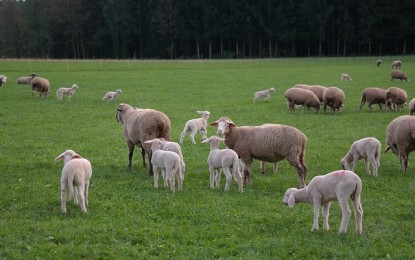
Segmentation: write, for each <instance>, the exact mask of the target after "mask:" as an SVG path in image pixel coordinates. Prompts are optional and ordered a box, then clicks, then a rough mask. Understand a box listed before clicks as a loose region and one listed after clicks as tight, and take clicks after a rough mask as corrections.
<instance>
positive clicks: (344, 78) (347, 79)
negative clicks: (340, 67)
mask: <svg viewBox="0 0 415 260" xmlns="http://www.w3.org/2000/svg"><path fill="white" fill-rule="evenodd" d="M340 80H341V81H352V78H351V77H350V76H349V74H346V73H342V74H341V75H340Z"/></svg>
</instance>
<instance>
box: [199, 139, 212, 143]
mask: <svg viewBox="0 0 415 260" xmlns="http://www.w3.org/2000/svg"><path fill="white" fill-rule="evenodd" d="M209 141H210V138H207V139H205V140H203V141H202V142H201V143H202V144H205V143H209Z"/></svg>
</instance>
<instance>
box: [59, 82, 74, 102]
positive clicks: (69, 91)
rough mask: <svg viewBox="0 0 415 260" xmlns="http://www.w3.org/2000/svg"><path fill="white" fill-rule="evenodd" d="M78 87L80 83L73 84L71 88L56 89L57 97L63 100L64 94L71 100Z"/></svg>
mask: <svg viewBox="0 0 415 260" xmlns="http://www.w3.org/2000/svg"><path fill="white" fill-rule="evenodd" d="M77 89H78V85H76V84H73V85H72V87H71V88H59V89H58V90H57V91H56V99H57V100H62V98H63V95H68V100H71V99H72V95H73V94H75V92H76V90H77Z"/></svg>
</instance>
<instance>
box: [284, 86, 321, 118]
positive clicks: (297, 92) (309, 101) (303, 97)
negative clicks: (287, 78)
mask: <svg viewBox="0 0 415 260" xmlns="http://www.w3.org/2000/svg"><path fill="white" fill-rule="evenodd" d="M284 96H285V98H286V99H287V102H288V108H289V109H290V111H291V112H294V111H295V105H302V106H304V108H307V109H310V107H313V108H315V109H316V113H317V112H318V111H319V109H320V105H321V103H320V100H319V99H318V97H317V96H316V94H314V92H312V91H310V90H308V89H302V88H289V89H287V91H286V92H285V95H284Z"/></svg>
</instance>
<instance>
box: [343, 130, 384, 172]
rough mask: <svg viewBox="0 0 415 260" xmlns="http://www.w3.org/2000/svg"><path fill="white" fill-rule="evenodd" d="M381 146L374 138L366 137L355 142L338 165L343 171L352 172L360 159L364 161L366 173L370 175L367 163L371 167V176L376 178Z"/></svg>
mask: <svg viewBox="0 0 415 260" xmlns="http://www.w3.org/2000/svg"><path fill="white" fill-rule="evenodd" d="M380 149H381V144H380V142H379V140H378V139H376V138H374V137H367V138H363V139H360V140H357V141H355V142H354V143H353V144H352V146H351V147H350V150H349V152H348V153H347V154H346V155H345V156H344V157H343V159H342V160H341V162H340V164H341V166H342V167H343V169H344V170H350V171H354V168H355V167H356V165H357V163H358V161H359V160H360V159H364V160H365V166H366V173H367V174H369V175H370V169H369V162H370V164H371V165H372V169H373V176H375V177H378V170H379V166H380V153H381V152H380V151H381V150H380Z"/></svg>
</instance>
